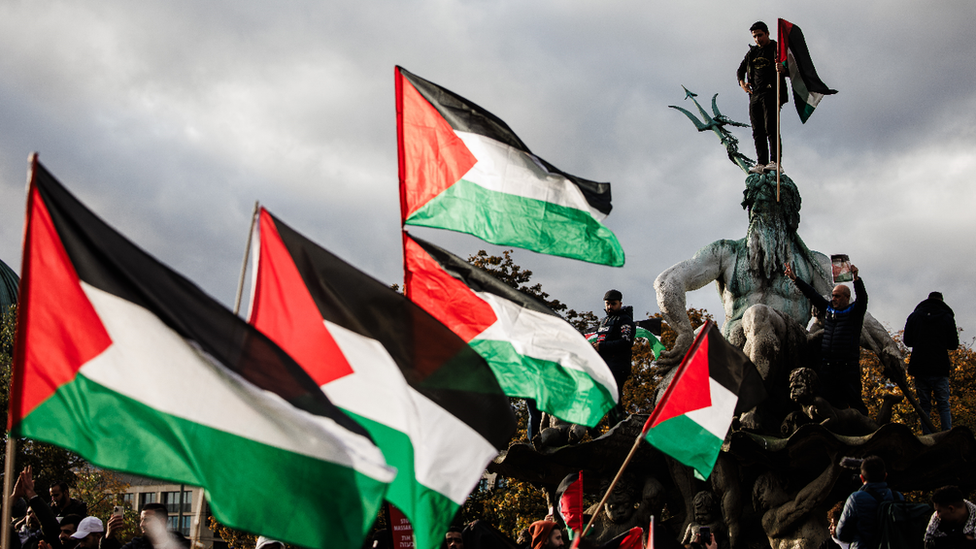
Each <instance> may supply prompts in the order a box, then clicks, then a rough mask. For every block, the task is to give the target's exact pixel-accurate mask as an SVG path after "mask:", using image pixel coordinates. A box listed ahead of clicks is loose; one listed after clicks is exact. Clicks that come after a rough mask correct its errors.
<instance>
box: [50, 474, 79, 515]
mask: <svg viewBox="0 0 976 549" xmlns="http://www.w3.org/2000/svg"><path fill="white" fill-rule="evenodd" d="M49 492H50V494H51V511H53V512H54V516H56V517H63V516H65V515H78V516H82V517H87V516H88V504H87V503H85V502H84V501H81V500H77V499H74V498H72V497H71V491H70V490H69V489H68V484H67V483H65V482H59V483H57V484H55V485H54V486H52V487H51V489H50V490H49Z"/></svg>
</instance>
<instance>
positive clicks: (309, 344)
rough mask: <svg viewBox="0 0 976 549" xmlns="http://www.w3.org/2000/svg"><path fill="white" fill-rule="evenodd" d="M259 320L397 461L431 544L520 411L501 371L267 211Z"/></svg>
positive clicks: (398, 488) (258, 272)
mask: <svg viewBox="0 0 976 549" xmlns="http://www.w3.org/2000/svg"><path fill="white" fill-rule="evenodd" d="M258 215H259V220H258V223H256V224H255V232H256V233H258V234H256V235H255V238H252V242H253V243H254V253H253V254H252V257H253V258H254V263H255V267H254V269H253V270H252V272H253V273H254V276H255V280H254V283H253V284H252V288H253V289H254V290H253V291H254V293H253V295H252V299H251V309H250V322H251V323H252V324H253V325H254V326H255V327H257V328H258V329H259V330H261V331H262V332H263V333H265V334H267V335H268V336H269V337H270V338H271V339H272V340H273V341H274V342H275V343H277V344H278V345H280V346H281V348H282V349H284V350H285V351H287V352H289V353H290V354H291V355H292V356H293V357H295V360H296V361H297V362H298V363H299V364H300V365H301V366H302V368H304V369H305V371H306V372H308V374H309V375H310V376H311V377H312V379H314V380H315V383H316V384H317V385H319V386H321V388H322V390H323V391H324V392H325V394H326V395H328V397H329V399H330V400H332V402H334V403H335V404H336V405H337V406H339V408H341V409H342V410H344V411H345V412H347V413H348V414H350V415H351V416H352V417H353V419H355V420H356V421H357V422H359V423H360V424H361V425H362V426H363V427H364V428H365V429H366V430H367V431H369V433H370V435H372V437H373V440H374V441H376V444H377V445H378V446H379V447H380V449H381V450H382V451H383V454H384V455H385V456H386V460H387V462H388V463H389V464H390V465H392V466H394V467H396V468H397V471H398V473H397V477H396V480H394V481H393V483H392V484H391V485H390V489H389V491H388V492H387V494H386V499H387V500H388V501H389V502H390V503H392V504H393V505H395V506H396V507H397V508H399V509H400V510H401V511H403V513H404V514H405V515H406V516H407V518H408V519H410V522H411V524H412V525H413V530H414V535H415V536H416V546H417V547H418V548H420V549H435V548H439V547H440V546H441V543H442V542H443V541H444V533H445V532H446V531H447V529H448V527H449V526H450V525H451V520H452V519H453V518H454V515H455V514H456V513H457V511H458V509H459V508H460V506H461V505H463V504H464V500H465V499H466V498H467V496H468V494H469V493H471V490H472V489H474V487H475V486H476V485H477V484H478V481H479V480H480V479H481V476H482V473H483V472H484V470H485V467H487V466H488V462H489V461H491V460H492V458H494V457H495V456H496V455H497V454H498V449H502V448H505V447H507V444H508V441H509V438H510V437H511V434H512V433H513V432H514V431H515V417H514V415H513V413H512V407H511V405H510V403H509V400H508V398H507V397H506V396H505V395H504V394H503V393H502V390H501V388H500V387H499V386H498V382H497V381H495V378H494V375H493V374H492V371H491V369H490V368H489V367H488V365H487V364H485V361H484V360H483V359H482V358H481V357H480V356H479V355H478V354H477V353H475V352H474V351H473V350H472V349H471V348H470V347H469V346H468V345H467V344H466V343H465V342H464V341H463V340H461V338H459V337H458V336H456V335H455V334H454V333H453V332H451V330H449V329H448V328H447V327H446V326H444V325H443V324H441V323H440V322H438V321H437V319H435V318H434V317H432V316H431V315H430V314H428V313H426V312H424V311H423V310H422V309H421V308H420V307H418V306H417V305H416V304H414V303H411V302H410V301H409V300H408V299H407V298H406V297H404V296H403V295H401V294H398V293H397V292H395V291H393V290H392V289H390V288H389V287H388V286H387V285H385V284H383V283H381V282H379V281H377V280H374V279H373V278H371V277H369V276H368V275H366V274H365V273H363V272H361V271H359V270H358V269H356V268H355V267H353V266H351V265H349V264H348V263H346V262H345V261H343V260H341V259H339V258H338V257H336V256H335V255H333V254H332V253H330V252H329V251H327V250H325V249H323V248H321V247H319V246H318V245H316V244H315V243H314V242H312V241H310V240H308V239H307V238H305V237H304V236H302V235H301V234H299V233H297V232H295V231H294V230H293V229H292V228H290V227H289V226H287V225H285V224H284V223H282V222H281V221H280V220H279V219H277V218H275V217H274V216H272V215H271V214H270V213H268V212H267V211H266V210H265V209H264V208H262V209H261V211H260V213H259V214H258Z"/></svg>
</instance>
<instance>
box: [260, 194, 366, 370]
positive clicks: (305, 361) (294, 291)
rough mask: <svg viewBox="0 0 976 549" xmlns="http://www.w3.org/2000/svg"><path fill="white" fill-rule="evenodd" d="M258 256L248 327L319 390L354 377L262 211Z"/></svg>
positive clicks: (286, 250) (263, 210)
mask: <svg viewBox="0 0 976 549" xmlns="http://www.w3.org/2000/svg"><path fill="white" fill-rule="evenodd" d="M259 226H260V231H261V243H260V246H261V253H260V254H259V256H258V270H257V281H256V282H255V289H254V300H253V304H252V306H251V316H250V318H249V319H248V322H250V323H251V325H253V326H254V327H255V328H257V329H258V330H260V331H262V332H264V334H265V335H267V336H268V337H269V338H271V340H272V341H274V342H275V343H276V344H278V346H279V347H281V348H282V349H284V350H285V352H287V353H288V354H289V355H291V357H292V358H294V359H295V362H297V363H298V364H299V365H300V366H301V367H302V369H303V370H305V372H306V373H307V374H308V375H309V376H311V378H312V379H313V380H315V383H316V384H318V385H319V386H320V387H321V386H322V385H325V384H327V383H330V382H332V381H335V380H337V379H339V378H341V377H343V376H347V375H349V374H352V373H353V369H352V366H351V365H350V364H349V361H348V360H347V359H346V356H345V355H344V354H343V353H342V350H341V349H339V345H338V344H337V343H336V341H335V339H333V337H332V334H330V333H329V330H328V329H327V328H326V327H325V321H324V320H323V319H322V313H320V312H319V309H318V306H316V304H315V301H314V300H313V299H312V295H311V294H310V293H309V292H308V288H307V287H306V286H305V281H304V280H303V279H302V275H301V274H300V273H299V272H298V267H296V266H295V260H294V259H293V258H292V256H291V253H289V251H288V248H286V247H285V243H284V242H282V240H281V236H280V235H279V234H278V229H277V228H276V227H275V222H274V219H273V218H272V217H271V215H269V214H268V212H267V211H266V210H265V209H264V208H261V213H260V220H259Z"/></svg>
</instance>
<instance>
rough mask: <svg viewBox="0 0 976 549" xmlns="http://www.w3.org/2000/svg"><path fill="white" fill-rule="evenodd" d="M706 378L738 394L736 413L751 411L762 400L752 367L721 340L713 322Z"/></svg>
mask: <svg viewBox="0 0 976 549" xmlns="http://www.w3.org/2000/svg"><path fill="white" fill-rule="evenodd" d="M708 376H709V377H711V378H712V379H714V380H715V381H717V382H719V383H720V384H721V385H722V386H723V387H725V388H726V389H728V390H729V391H731V392H732V393H734V394H736V395H738V397H739V398H738V401H737V402H736V405H735V413H736V414H739V413H742V412H745V411H748V410H751V409H752V408H753V407H754V406H756V405H757V404H759V403H760V402H762V401H763V400H765V398H766V387H765V386H764V385H763V380H762V376H761V375H760V374H759V370H756V366H755V364H753V363H752V361H751V360H749V357H747V356H746V355H745V353H743V352H742V351H741V350H739V348H738V347H736V346H735V345H732V344H731V343H729V342H728V341H726V340H725V338H724V337H723V336H722V332H721V331H719V329H718V326H716V325H715V323H714V322H712V323H711V327H710V328H709V331H708Z"/></svg>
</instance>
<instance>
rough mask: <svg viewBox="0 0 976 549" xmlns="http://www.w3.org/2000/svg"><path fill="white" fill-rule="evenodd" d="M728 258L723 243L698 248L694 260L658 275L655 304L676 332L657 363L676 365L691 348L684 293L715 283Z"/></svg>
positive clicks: (690, 333) (691, 337)
mask: <svg viewBox="0 0 976 549" xmlns="http://www.w3.org/2000/svg"><path fill="white" fill-rule="evenodd" d="M728 259H730V253H729V250H728V249H727V247H726V246H725V245H724V241H719V242H714V243H712V244H709V245H708V246H706V247H704V248H702V249H701V250H699V251H698V253H696V254H695V256H694V257H692V258H691V259H688V260H686V261H682V262H681V263H678V264H676V265H674V266H672V267H670V268H669V269H667V270H665V271H664V272H663V273H661V274H660V275H658V277H657V279H656V280H655V281H654V291H655V292H657V305H658V307H659V308H660V309H661V315H662V316H663V317H664V321H665V322H667V323H668V326H671V328H672V329H673V330H674V331H675V332H677V334H678V338H677V340H676V342H675V345H674V347H673V348H671V349H670V350H668V351H664V352H663V353H661V357H660V358H658V363H659V364H662V365H671V366H674V365H677V364H678V363H679V362H680V361H681V359H682V358H683V357H684V355H685V352H686V351H687V350H688V348H689V347H691V343H692V341H693V340H694V330H693V329H692V327H691V320H689V319H688V307H687V304H686V301H685V293H687V292H690V291H693V290H697V289H699V288H701V287H703V286H705V285H706V284H708V283H709V282H712V281H714V280H717V279H718V278H719V276H721V274H722V270H723V267H724V265H725V263H726V262H727V260H728Z"/></svg>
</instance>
